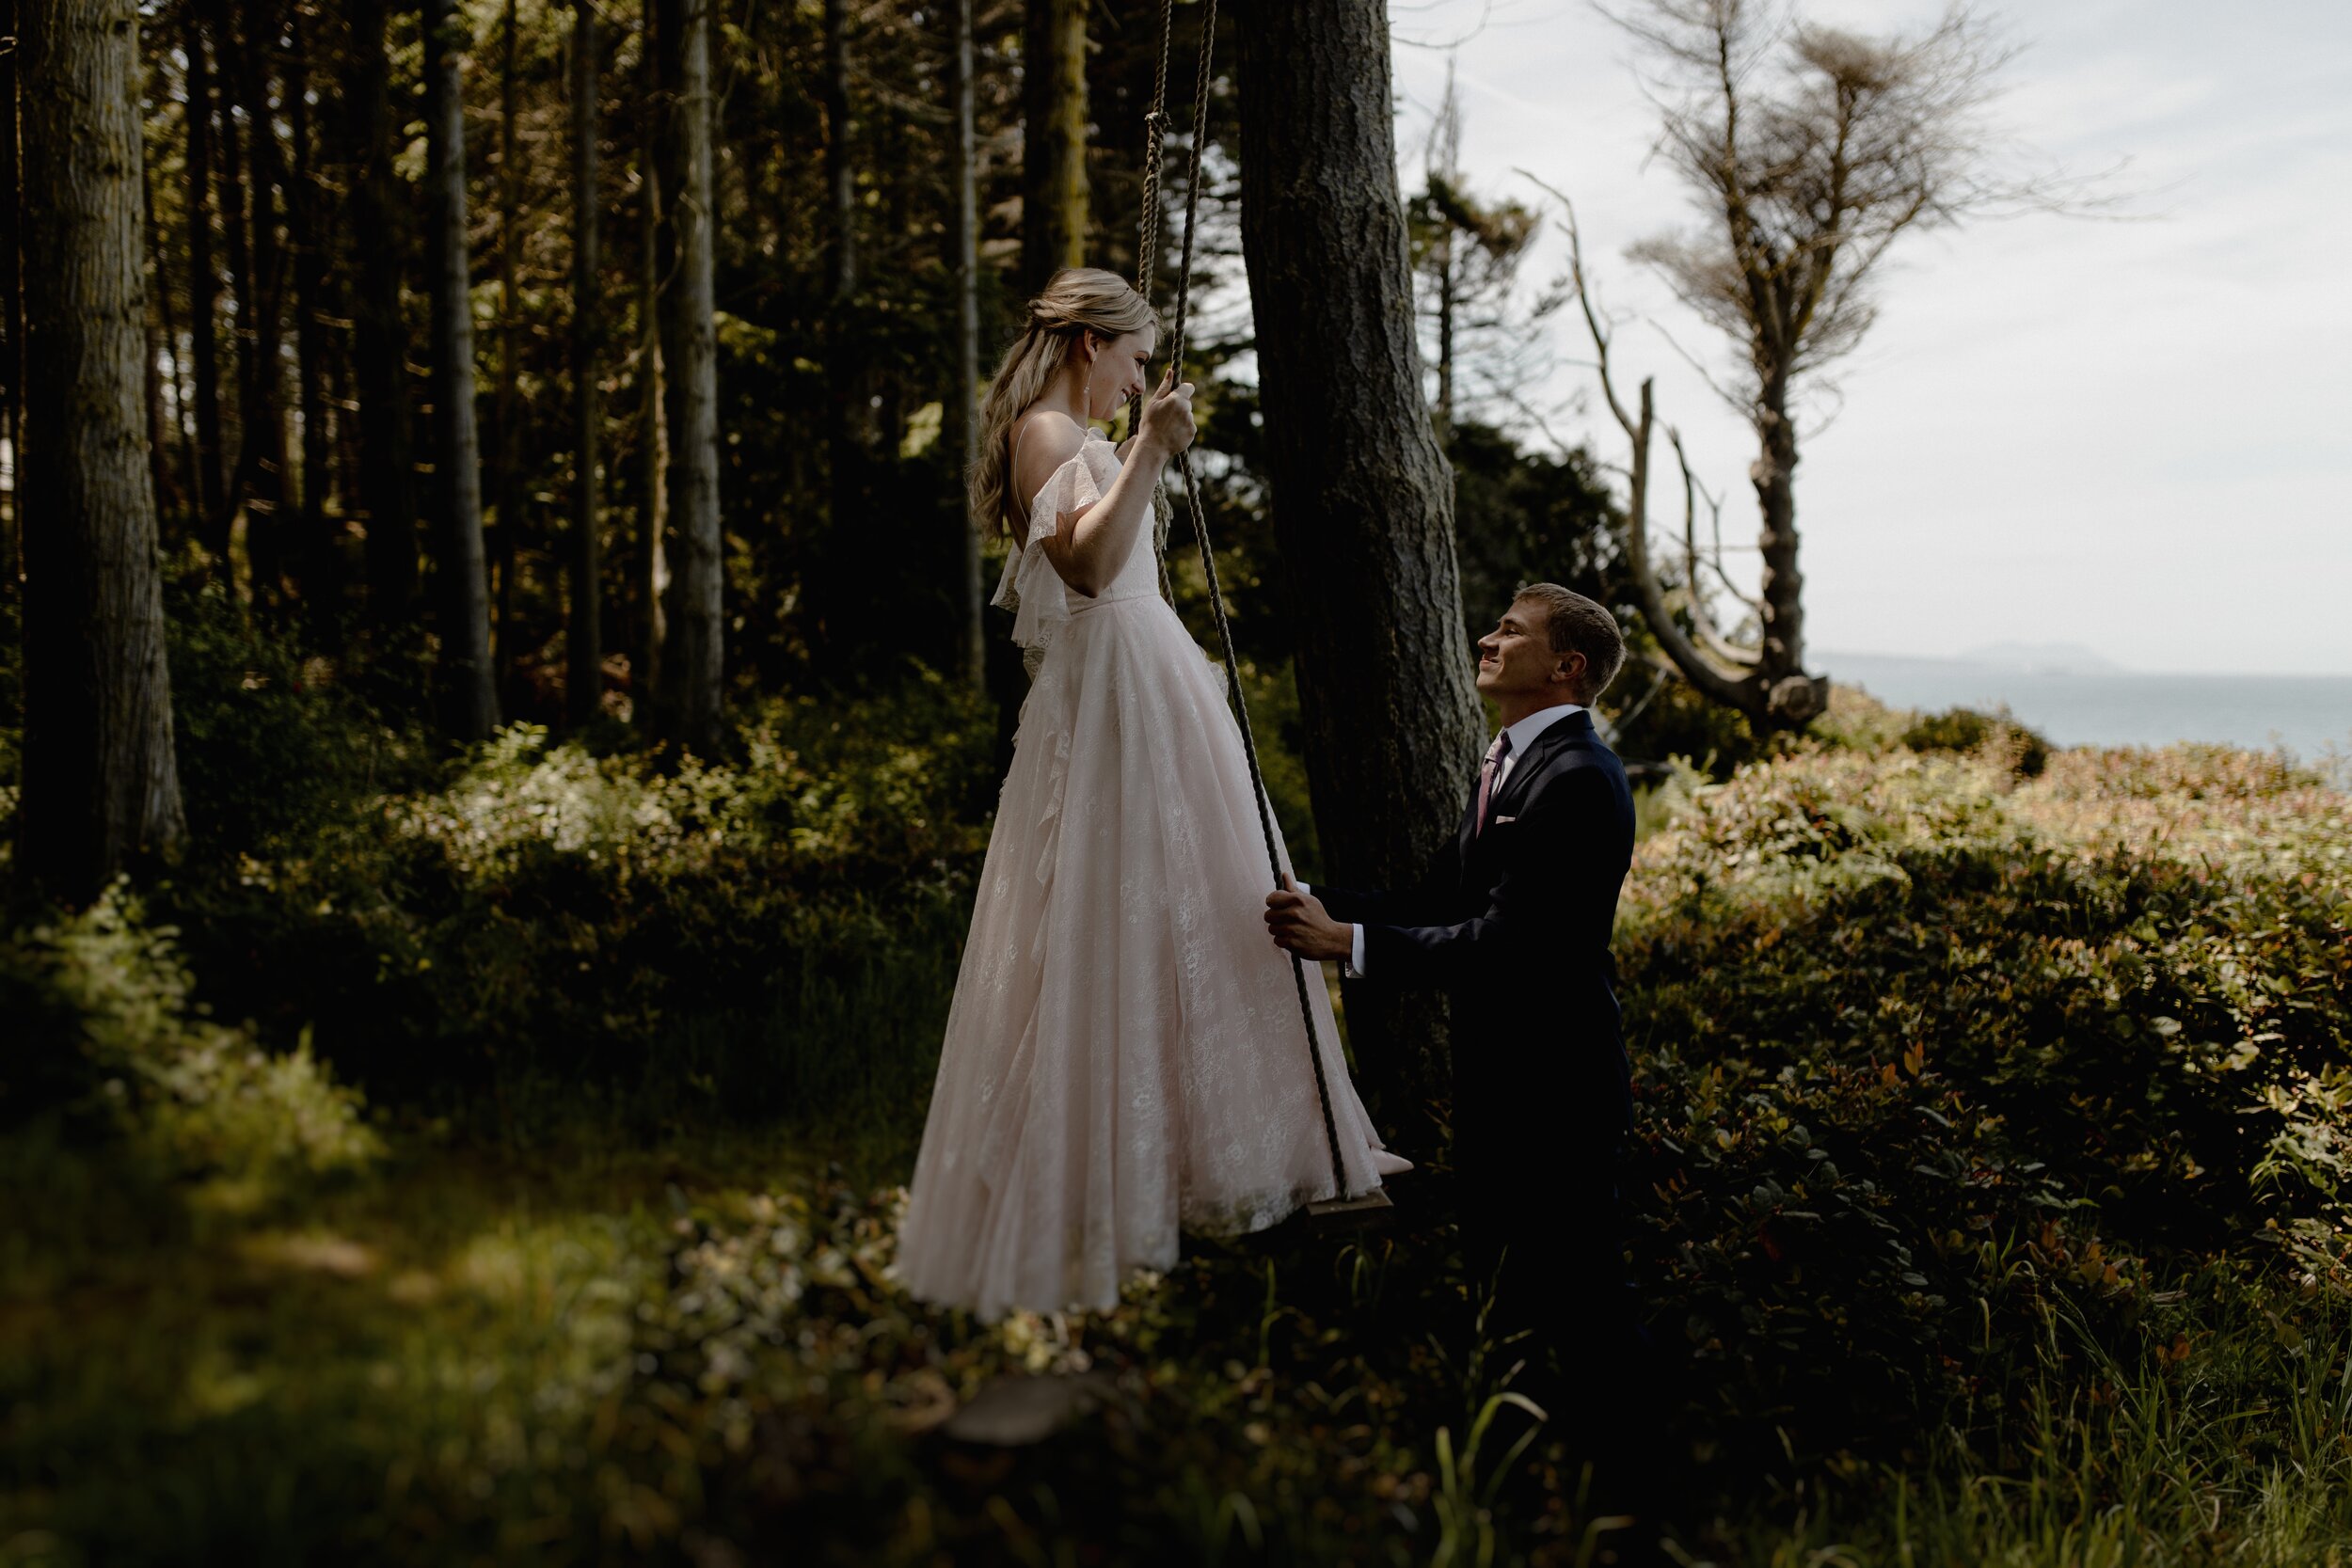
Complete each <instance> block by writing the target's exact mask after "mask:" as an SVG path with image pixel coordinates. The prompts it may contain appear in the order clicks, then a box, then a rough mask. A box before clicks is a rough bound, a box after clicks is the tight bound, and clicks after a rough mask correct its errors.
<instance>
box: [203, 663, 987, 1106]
mask: <svg viewBox="0 0 2352 1568" xmlns="http://www.w3.org/2000/svg"><path fill="white" fill-rule="evenodd" d="M992 740H993V730H992V728H991V722H990V716H989V715H988V714H987V712H986V711H985V710H984V709H983V708H981V707H980V706H979V705H978V704H977V702H975V701H974V700H972V699H970V698H969V697H968V696H966V695H965V694H964V693H963V692H962V691H961V689H956V688H951V687H949V686H947V685H946V683H944V682H936V681H931V682H922V683H916V684H914V685H912V686H911V687H910V688H909V689H906V690H905V691H903V692H900V693H898V694H895V695H894V696H893V697H892V699H891V700H889V701H880V700H877V701H874V702H871V703H869V704H867V705H865V706H864V707H863V708H862V709H861V710H860V711H859V713H858V715H857V716H856V717H855V718H854V719H853V718H852V717H851V716H850V714H849V713H847V712H846V711H844V710H843V709H841V708H839V707H834V706H824V705H818V704H817V703H815V702H812V701H806V700H802V701H787V702H779V703H774V704H771V705H768V706H766V707H764V708H762V709H759V710H757V711H756V712H755V713H754V714H752V715H750V716H748V717H747V718H746V720H745V721H743V723H742V727H741V731H740V736H739V755H741V757H742V758H743V759H744V760H743V761H742V762H740V763H739V764H734V765H718V764H707V763H703V762H700V761H697V760H693V759H691V758H690V759H686V760H684V761H675V760H673V759H669V758H667V757H666V756H665V755H663V754H660V753H642V752H622V753H614V754H609V755H603V756H597V755H595V754H592V753H591V752H589V751H588V750H587V749H585V748H584V747H582V746H580V745H579V744H576V743H564V744H557V743H554V742H552V741H551V740H550V739H549V737H548V735H547V734H546V732H545V731H543V730H540V729H538V728H535V727H533V726H528V725H517V726H515V727H513V728H510V729H508V730H506V731H505V732H503V733H502V734H501V736H499V737H498V738H497V739H495V740H493V741H492V742H490V743H488V744H487V745H485V746H484V747H481V748H479V749H477V750H475V751H474V752H470V753H469V754H468V755H467V756H466V757H465V758H464V759H463V760H462V762H461V763H460V765H459V766H458V767H457V768H456V769H455V771H454V772H453V773H452V774H450V775H448V776H447V777H446V778H445V780H444V781H443V782H441V783H440V784H437V785H436V786H435V787H432V788H425V789H412V790H406V791H402V792H397V793H391V794H386V795H382V796H378V797H374V798H373V799H372V800H368V801H367V802H366V803H365V805H364V807H363V808H361V809H357V810H351V811H348V812H346V813H345V814H344V815H343V816H342V818H341V819H340V820H337V821H334V822H332V823H331V824H330V825H328V826H326V827H324V828H322V829H321V830H319V831H318V832H316V833H315V834H314V835H313V836H311V837H310V838H309V839H307V840H300V839H286V840H281V841H279V842H278V847H276V848H275V849H274V850H273V851H272V852H268V853H261V854H247V855H245V856H242V857H240V858H239V859H237V860H236V861H235V862H234V863H231V864H230V865H226V866H222V867H219V868H217V869H214V870H210V871H207V872H204V873H203V874H198V873H196V872H193V871H192V872H191V873H190V874H188V875H186V876H183V878H181V879H178V880H177V881H176V882H175V883H174V885H172V886H171V887H170V888H168V889H167V890H166V891H165V893H164V894H163V895H162V896H164V897H165V898H166V899H167V902H168V905H169V909H170V912H171V913H172V915H173V917H174V918H175V919H176V920H177V922H178V923H179V924H180V926H181V927H183V929H185V930H187V931H189V932H190V933H192V936H191V942H192V943H193V944H194V945H195V946H196V947H197V948H198V949H199V964H198V968H199V973H201V974H203V975H204V976H205V980H206V985H207V987H208V992H209V994H212V995H213V996H214V997H215V1000H216V1001H217V1002H218V1003H219V1005H220V1006H223V1007H224V1008H228V1009H231V1010H235V1011H239V1012H250V1013H251V1014H252V1015H253V1016H255V1017H256V1018H258V1019H260V1020H261V1021H262V1024H263V1026H264V1027H265V1029H267V1030H268V1031H269V1032H271V1033H272V1034H273V1035H275V1036H278V1037H283V1038H288V1039H291V1038H293V1037H294V1036H295V1035H296V1034H297V1033H298V1032H299V1031H300V1030H301V1029H303V1028H304V1027H306V1026H310V1027H312V1028H313V1029H314V1031H315V1037H316V1040H317V1043H318V1049H319V1050H320V1052H321V1053H322V1054H323V1055H325V1056H326V1058H327V1059H329V1060H331V1061H333V1062H334V1063H335V1064H336V1065H337V1066H338V1068H339V1069H342V1070H344V1071H346V1072H348V1073H350V1074H351V1075H353V1076H355V1077H357V1078H358V1080H359V1081H360V1082H362V1083H365V1084H367V1085H369V1086H370V1087H371V1088H372V1089H373V1090H375V1091H377V1092H379V1093H382V1094H385V1095H389V1096H391V1097H393V1098H397V1099H402V1100H409V1101H433V1102H438V1103H441V1104H443V1105H444V1106H445V1107H454V1108H466V1109H472V1110H479V1111H484V1112H486V1113H489V1114H492V1115H494V1116H496V1117H500V1118H501V1119H503V1120H505V1121H506V1122H508V1123H509V1124H510V1125H514V1124H516V1122H517V1121H518V1119H527V1118H528V1117H530V1116H531V1115H533V1114H535V1112H536V1111H537V1110H540V1109H546V1110H553V1109H554V1108H555V1106H556V1102H557V1101H567V1102H574V1103H577V1102H579V1101H583V1100H584V1101H589V1102H592V1103H601V1104H603V1105H604V1106H606V1107H607V1108H608V1109H609V1110H610V1111H612V1114H615V1115H619V1116H622V1117H626V1118H627V1119H629V1120H631V1121H633V1122H636V1123H638V1124H640V1125H660V1124H663V1123H666V1122H671V1121H675V1120H676V1119H678V1118H681V1117H688V1118H701V1117H707V1116H711V1115H719V1116H724V1117H746V1118H765V1117H775V1116H778V1115H804V1114H810V1113H813V1112H816V1111H818V1110H834V1111H839V1112H841V1113H842V1114H845V1115H848V1114H854V1113H855V1112H856V1111H858V1110H859V1109H860V1108H864V1107H870V1106H873V1105H878V1104H885V1103H889V1104H898V1105H903V1104H905V1103H906V1102H907V1101H911V1100H912V1101H916V1102H919V1101H920V1099H921V1097H922V1095H923V1093H924V1091H925V1090H926V1089H927V1088H928V1085H929V1084H930V1076H931V1071H932V1068H933V1066H934V1065H935V1062H936V1056H937V1049H938V1044H939V1037H940V1033H941V1030H942V1028H943V1026H944V1023H945V1020H946V1004H947V999H948V995H949V993H950V991H951V990H952V988H953V981H954V974H955V965H956V962H957V958H958V953H959V949H960V947H961V938H962V936H963V932H964V925H965V921H966V920H967V919H968V900H969V889H970V885H971V881H972V879H973V877H974V876H975V875H976V873H977V864H978V859H979V854H980V851H981V849H982V848H983V847H984V845H985V838H984V835H983V831H982V830H981V829H980V828H978V827H977V826H976V825H975V824H974V821H973V817H974V816H976V815H977V814H976V812H975V811H974V808H973V804H972V802H973V801H974V800H975V799H976V798H977V799H985V798H986V790H985V785H984V784H983V783H982V782H981V778H982V775H983V774H984V773H985V771H986V770H987V768H988V766H989V764H988V753H989V748H990V744H991V742H992ZM485 1091H487V1093H486V1094H485ZM543 1091H545V1092H543Z"/></svg>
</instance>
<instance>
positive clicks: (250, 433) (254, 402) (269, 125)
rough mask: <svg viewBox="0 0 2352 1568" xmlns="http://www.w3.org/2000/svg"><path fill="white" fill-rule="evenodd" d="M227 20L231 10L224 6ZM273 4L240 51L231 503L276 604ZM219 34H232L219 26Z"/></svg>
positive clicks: (259, 583)
mask: <svg viewBox="0 0 2352 1568" xmlns="http://www.w3.org/2000/svg"><path fill="white" fill-rule="evenodd" d="M220 14H222V15H223V17H224V18H225V16H226V14H227V8H226V6H225V4H224V6H223V8H222V12H221V13H220ZM245 24H246V31H245V35H244V37H242V38H241V39H240V40H238V48H237V51H236V61H237V70H236V76H235V80H236V85H237V97H238V99H239V101H240V104H241V106H242V107H243V108H244V110H245V122H246V148H247V149H248V150H249V154H250V155H249V156H248V158H247V159H246V173H247V174H248V176H249V178H248V179H247V180H246V182H244V183H245V187H246V191H247V192H248V193H249V195H250V196H251V198H252V203H253V208H252V216H251V219H250V223H251V233H252V249H251V263H252V265H251V270H250V272H248V273H246V275H245V277H244V278H243V279H242V280H241V288H240V293H238V295H237V333H238V337H239V339H240V341H243V342H245V343H246V344H248V345H249V347H250V350H251V352H250V355H249V356H248V357H247V358H246V361H245V364H246V382H245V385H244V387H243V388H240V390H241V393H242V396H241V398H240V400H239V404H238V409H237V416H238V418H237V426H238V432H239V439H238V458H237V475H236V478H235V480H234V481H232V482H231V483H230V496H231V499H232V500H233V499H236V498H237V497H239V496H242V497H244V498H246V518H245V549H246V559H247V561H248V562H250V563H251V565H252V570H253V596H254V600H255V602H256V603H258V604H262V605H264V606H270V607H275V606H278V605H279V604H282V603H283V601H284V597H285V580H284V578H285V562H286V552H287V549H288V546H289V545H290V544H291V541H290V540H289V539H288V538H287V529H286V505H285V500H286V400H285V387H284V381H285V377H284V374H283V372H282V368H281V367H280V365H279V363H278V357H279V356H278V351H279V348H280V346H281V345H282V343H283V342H284V320H283V311H282V309H281V307H282V306H283V304H284V301H285V277H286V264H285V254H284V248H283V246H282V245H281V244H280V243H279V238H278V193H279V192H280V191H282V190H283V189H284V188H285V184H286V170H285V164H284V160H283V158H282V156H281V154H280V150H279V148H278V113H277V106H276V105H275V104H274V103H271V101H270V95H269V71H268V60H269V54H270V51H271V50H272V49H274V48H275V47H276V46H277V41H278V6H277V5H276V4H273V3H270V0H258V3H253V4H248V5H247V6H246V8H245ZM222 36H223V37H226V36H228V28H227V26H226V24H225V22H224V24H223V27H222Z"/></svg>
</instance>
